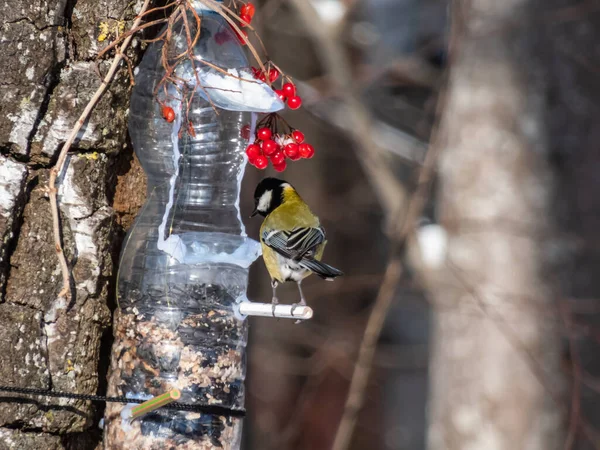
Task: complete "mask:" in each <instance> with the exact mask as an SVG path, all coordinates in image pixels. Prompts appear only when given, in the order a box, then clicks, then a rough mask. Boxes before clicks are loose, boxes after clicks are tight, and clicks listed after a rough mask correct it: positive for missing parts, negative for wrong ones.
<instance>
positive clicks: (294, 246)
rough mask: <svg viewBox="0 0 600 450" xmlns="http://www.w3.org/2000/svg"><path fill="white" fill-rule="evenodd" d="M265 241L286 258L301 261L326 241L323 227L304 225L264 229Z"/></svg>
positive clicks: (263, 236) (311, 254)
mask: <svg viewBox="0 0 600 450" xmlns="http://www.w3.org/2000/svg"><path fill="white" fill-rule="evenodd" d="M262 238H263V242H264V243H265V245H267V246H268V247H270V248H272V249H273V250H275V251H276V252H277V253H279V254H280V255H282V256H283V257H285V258H289V259H293V260H296V261H299V260H300V259H302V258H303V257H311V256H313V254H314V251H315V248H316V247H317V246H318V245H320V244H322V243H323V242H325V230H324V229H323V228H322V227H315V228H313V227H302V228H294V229H293V230H289V231H271V230H265V231H263V235H262Z"/></svg>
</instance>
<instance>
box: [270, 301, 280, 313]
mask: <svg viewBox="0 0 600 450" xmlns="http://www.w3.org/2000/svg"><path fill="white" fill-rule="evenodd" d="M278 304H279V299H278V298H277V297H273V299H272V300H271V313H272V314H273V317H275V307H276V306H277V305H278Z"/></svg>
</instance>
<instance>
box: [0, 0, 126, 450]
mask: <svg viewBox="0 0 600 450" xmlns="http://www.w3.org/2000/svg"><path fill="white" fill-rule="evenodd" d="M134 9H135V5H132V4H128V2H127V1H124V0H101V1H95V0H81V1H77V2H75V1H62V0H48V1H42V2H33V3H32V2H26V1H22V0H9V1H8V3H7V4H4V5H3V12H2V24H1V25H0V43H1V45H0V59H1V60H2V64H1V65H0V118H1V119H0V294H1V295H0V380H1V383H2V384H9V385H11V386H22V387H36V388H48V389H50V388H51V389H55V390H66V391H71V392H78V393H88V394H95V393H96V390H97V387H98V382H99V376H98V366H99V355H100V348H101V337H102V334H103V330H104V329H105V328H106V327H108V326H109V324H110V311H109V308H108V307H107V298H108V294H109V291H110V290H111V278H112V272H113V260H112V253H113V249H114V244H115V238H116V237H117V236H119V235H120V233H118V232H117V231H118V226H117V224H116V222H115V217H114V212H113V209H112V207H111V206H110V205H111V203H112V198H113V196H114V189H115V185H116V183H117V178H116V177H115V176H114V172H115V169H114V167H115V164H116V159H117V153H118V152H119V151H120V150H121V149H122V148H123V147H124V146H125V143H126V141H125V139H126V110H127V102H128V88H129V79H128V77H127V74H126V71H125V72H123V73H122V74H121V75H120V76H119V78H118V79H117V80H116V82H115V83H114V85H113V87H112V89H111V91H110V92H109V93H107V95H105V96H104V98H103V99H102V101H101V102H100V104H99V105H98V107H97V109H96V111H95V112H94V113H93V115H92V117H91V119H90V121H89V123H88V124H87V125H86V127H85V133H83V134H82V136H81V137H80V139H79V142H77V143H76V145H75V149H74V152H73V153H74V154H73V155H72V157H71V160H70V164H69V167H68V170H66V173H65V176H64V179H63V180H62V182H61V187H60V190H59V200H60V203H61V214H62V226H63V235H64V241H65V242H64V243H65V249H66V253H67V257H68V258H69V262H70V265H71V267H72V269H73V279H74V283H73V286H74V289H73V291H74V295H73V298H70V299H62V298H57V294H58V292H59V291H60V288H61V274H60V267H59V265H58V261H57V259H56V252H55V249H54V244H53V239H52V222H51V215H50V208H49V202H48V197H47V195H46V192H45V186H46V184H47V181H48V173H49V168H50V167H52V165H53V164H54V161H55V160H56V157H57V153H58V150H59V149H60V147H61V145H62V144H63V143H64V142H65V140H66V138H67V136H68V133H69V131H70V129H71V127H72V126H73V124H74V123H75V121H76V120H77V118H78V116H79V114H80V113H81V112H82V111H83V108H84V107H85V105H86V103H87V102H88V100H89V99H90V97H91V96H92V94H93V93H94V91H95V89H96V88H97V86H98V85H99V84H100V79H99V78H98V75H97V74H96V72H95V69H94V64H95V62H94V57H95V55H96V52H97V50H98V48H99V47H100V46H101V45H103V44H101V43H100V42H99V41H101V40H103V39H102V38H100V39H99V37H100V34H101V30H102V28H103V27H104V26H105V25H106V26H107V27H108V29H109V32H113V33H114V32H115V31H116V30H118V29H119V28H120V24H121V27H124V28H126V26H127V21H128V20H130V19H131V18H132V17H133V16H134V15H135V11H134ZM110 18H112V19H110ZM115 18H116V19H115ZM119 19H121V20H122V21H120V20H119ZM121 31H122V29H121ZM133 53H135V51H132V54H133ZM100 67H101V69H102V68H104V65H103V64H101V65H100ZM0 401H1V403H0V448H1V449H5V448H6V449H23V450H27V449H41V448H44V449H62V448H72V447H74V448H78V449H79V448H80V449H86V448H93V447H94V446H95V445H96V443H95V442H94V439H93V436H92V437H90V436H91V435H90V433H82V432H84V431H89V430H93V429H96V428H97V422H96V421H95V420H94V407H93V406H92V405H91V404H90V403H89V402H81V401H73V400H68V401H67V400H63V399H60V400H59V399H56V400H52V401H50V400H44V399H41V400H40V399H39V398H37V397H31V399H30V401H26V402H22V401H20V400H16V399H15V398H14V396H7V395H4V394H2V398H1V399H0ZM84 435H86V436H85V437H84V438H83V436H84ZM92 435H93V433H92Z"/></svg>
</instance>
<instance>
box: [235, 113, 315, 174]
mask: <svg viewBox="0 0 600 450" xmlns="http://www.w3.org/2000/svg"><path fill="white" fill-rule="evenodd" d="M280 121H282V122H284V125H285V128H286V129H287V133H286V132H284V133H281V132H278V126H277V125H279V122H280ZM241 134H242V137H244V138H246V136H248V138H249V137H250V136H249V135H250V127H249V126H248V125H246V126H244V127H243V128H242V130H241ZM314 154H315V148H314V147H313V146H312V145H310V144H308V143H306V142H304V133H302V132H301V131H299V130H294V129H292V128H290V126H289V125H288V124H287V123H286V122H285V121H284V120H283V119H282V118H281V117H280V116H279V115H277V114H275V113H273V114H269V115H267V116H266V117H265V118H264V119H263V120H261V121H260V122H259V124H258V127H257V130H256V140H255V141H254V143H253V144H250V145H248V147H247V148H246V155H248V161H249V162H250V164H252V165H253V166H255V167H256V168H258V169H265V168H266V167H267V166H268V165H269V159H270V160H271V163H272V164H273V168H274V169H275V170H276V171H277V172H283V171H284V170H285V169H286V167H287V162H286V158H289V159H291V160H292V161H297V160H299V159H300V158H312V157H313V156H314Z"/></svg>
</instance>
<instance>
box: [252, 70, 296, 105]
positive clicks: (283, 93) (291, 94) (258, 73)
mask: <svg viewBox="0 0 600 450" xmlns="http://www.w3.org/2000/svg"><path fill="white" fill-rule="evenodd" d="M265 67H266V70H265V71H262V70H260V69H258V68H256V67H251V69H252V74H253V75H254V78H256V79H257V80H260V81H262V82H266V81H267V78H268V79H269V82H270V83H271V84H272V83H274V82H275V81H277V79H278V78H279V75H280V72H279V70H278V69H277V67H274V65H273V63H272V62H270V61H268V62H267V63H265ZM284 78H285V79H288V77H283V78H282V80H281V89H274V91H275V93H276V94H277V95H278V96H279V98H280V99H281V101H282V102H286V101H287V105H288V106H289V108H290V109H298V108H300V106H302V99H301V98H300V96H299V95H296V85H295V84H294V83H292V82H291V81H289V79H288V81H287V82H285V83H284Z"/></svg>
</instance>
